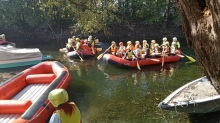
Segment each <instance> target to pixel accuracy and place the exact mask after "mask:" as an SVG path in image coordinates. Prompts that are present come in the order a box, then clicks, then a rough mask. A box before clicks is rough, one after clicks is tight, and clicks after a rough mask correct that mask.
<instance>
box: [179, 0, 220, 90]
mask: <svg viewBox="0 0 220 123" xmlns="http://www.w3.org/2000/svg"><path fill="white" fill-rule="evenodd" d="M176 3H177V8H178V10H179V13H180V16H181V19H182V28H183V31H184V33H185V36H186V40H187V43H188V45H189V47H191V48H192V49H193V50H194V52H195V54H196V58H197V60H198V62H199V64H200V66H201V67H202V68H203V71H204V73H205V75H206V76H207V77H208V78H209V80H211V82H212V84H213V85H214V87H215V89H216V90H217V91H218V92H219V93H220V37H219V36H218V35H220V2H219V0H176Z"/></svg>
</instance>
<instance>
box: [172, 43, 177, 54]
mask: <svg viewBox="0 0 220 123" xmlns="http://www.w3.org/2000/svg"><path fill="white" fill-rule="evenodd" d="M176 53H177V45H176V42H172V45H171V46H170V55H176Z"/></svg>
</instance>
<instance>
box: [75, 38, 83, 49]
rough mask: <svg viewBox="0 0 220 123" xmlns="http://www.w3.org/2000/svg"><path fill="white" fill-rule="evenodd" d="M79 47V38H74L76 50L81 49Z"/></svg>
mask: <svg viewBox="0 0 220 123" xmlns="http://www.w3.org/2000/svg"><path fill="white" fill-rule="evenodd" d="M81 47H82V46H81V43H80V38H76V50H81V49H82V48H81Z"/></svg>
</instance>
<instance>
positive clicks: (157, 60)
mask: <svg viewBox="0 0 220 123" xmlns="http://www.w3.org/2000/svg"><path fill="white" fill-rule="evenodd" d="M150 60H152V61H156V62H159V61H160V60H159V59H152V58H150Z"/></svg>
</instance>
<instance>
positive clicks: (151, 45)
mask: <svg viewBox="0 0 220 123" xmlns="http://www.w3.org/2000/svg"><path fill="white" fill-rule="evenodd" d="M155 44H156V41H155V40H151V44H150V50H151V51H153V50H154V47H155Z"/></svg>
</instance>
